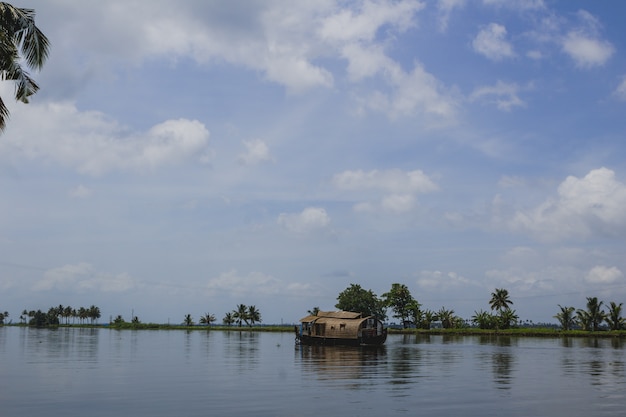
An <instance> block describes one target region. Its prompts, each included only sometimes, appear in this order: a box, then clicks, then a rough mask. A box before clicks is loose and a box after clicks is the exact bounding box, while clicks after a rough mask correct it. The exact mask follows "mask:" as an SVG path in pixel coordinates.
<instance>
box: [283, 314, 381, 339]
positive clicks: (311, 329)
mask: <svg viewBox="0 0 626 417" xmlns="http://www.w3.org/2000/svg"><path fill="white" fill-rule="evenodd" d="M294 330H295V332H296V341H297V342H298V343H301V344H303V345H326V346H328V345H330V346H333V345H344V346H380V345H382V344H383V343H385V340H387V329H386V328H385V327H384V325H383V323H382V322H381V321H380V320H379V319H377V318H376V317H374V316H364V315H363V314H361V313H357V312H351V311H318V312H317V313H316V314H314V315H313V314H312V315H309V316H306V317H304V318H302V319H300V326H295V328H294Z"/></svg>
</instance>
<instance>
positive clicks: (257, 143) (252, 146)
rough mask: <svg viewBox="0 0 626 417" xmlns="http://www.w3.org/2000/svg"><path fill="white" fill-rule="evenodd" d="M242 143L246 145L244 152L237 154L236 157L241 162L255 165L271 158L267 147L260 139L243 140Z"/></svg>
mask: <svg viewBox="0 0 626 417" xmlns="http://www.w3.org/2000/svg"><path fill="white" fill-rule="evenodd" d="M243 144H244V145H245V147H246V152H245V153H242V154H239V156H238V158H237V159H238V160H239V162H241V163H242V164H244V165H255V164H258V163H260V162H265V161H270V160H271V159H272V156H271V155H270V149H269V147H268V146H267V144H266V143H265V142H263V141H262V140H261V139H253V140H249V141H243Z"/></svg>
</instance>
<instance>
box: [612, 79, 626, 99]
mask: <svg viewBox="0 0 626 417" xmlns="http://www.w3.org/2000/svg"><path fill="white" fill-rule="evenodd" d="M614 94H615V96H617V98H619V99H620V100H623V101H626V75H625V76H623V77H622V82H620V83H619V85H618V86H617V88H616V89H615V92H614Z"/></svg>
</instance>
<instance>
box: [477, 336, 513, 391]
mask: <svg viewBox="0 0 626 417" xmlns="http://www.w3.org/2000/svg"><path fill="white" fill-rule="evenodd" d="M479 343H480V344H481V345H486V346H488V345H491V346H494V347H493V348H492V349H490V351H489V352H481V353H480V354H479V355H478V359H479V360H480V361H482V362H483V363H487V362H490V363H491V370H492V372H493V380H494V382H495V383H496V388H498V389H503V390H509V389H511V384H512V382H513V371H514V370H515V366H516V358H515V354H514V352H515V348H516V346H517V343H518V339H517V338H512V337H510V336H491V335H484V336H480V337H479Z"/></svg>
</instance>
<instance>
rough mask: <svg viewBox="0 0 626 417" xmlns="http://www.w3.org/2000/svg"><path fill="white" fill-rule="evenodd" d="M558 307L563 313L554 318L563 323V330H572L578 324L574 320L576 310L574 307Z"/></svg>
mask: <svg viewBox="0 0 626 417" xmlns="http://www.w3.org/2000/svg"><path fill="white" fill-rule="evenodd" d="M558 306H559V308H560V309H561V312H560V313H558V314H557V315H556V316H554V318H555V319H557V320H558V321H559V323H561V328H562V329H563V330H565V331H567V330H571V329H572V326H573V325H574V324H575V323H576V320H575V318H574V311H575V310H576V309H575V308H574V307H562V306H561V305H560V304H559V305H558Z"/></svg>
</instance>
